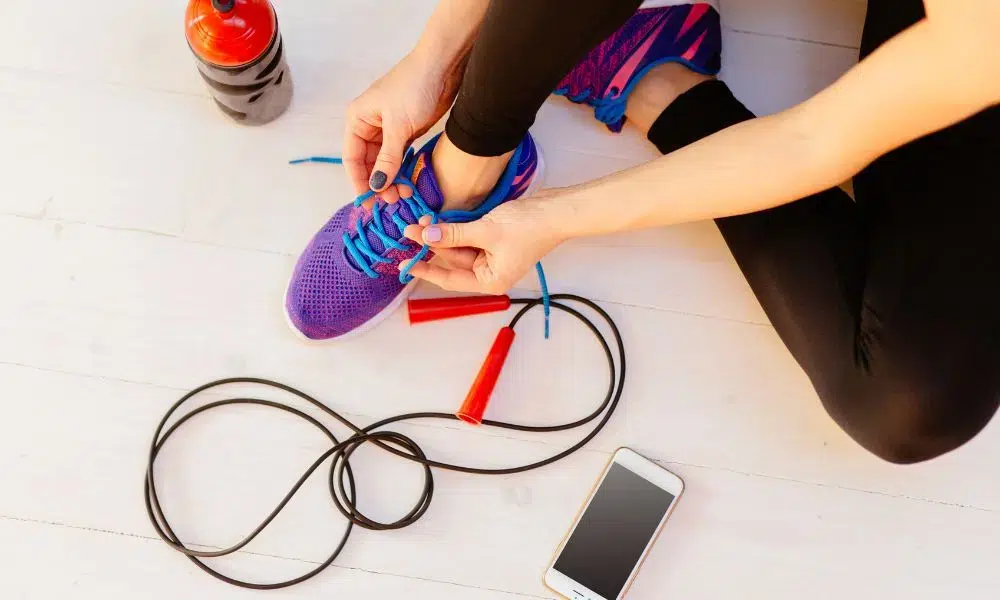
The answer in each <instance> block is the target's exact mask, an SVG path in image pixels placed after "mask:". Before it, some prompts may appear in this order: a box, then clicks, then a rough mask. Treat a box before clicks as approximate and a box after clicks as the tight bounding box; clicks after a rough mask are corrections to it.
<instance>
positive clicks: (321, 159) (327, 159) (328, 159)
mask: <svg viewBox="0 0 1000 600" xmlns="http://www.w3.org/2000/svg"><path fill="white" fill-rule="evenodd" d="M310 162H318V163H327V164H330V165H342V164H344V161H343V159H340V158H336V157H333V156H310V157H308V158H296V159H295V160H290V161H288V164H290V165H301V164H302V163H310Z"/></svg>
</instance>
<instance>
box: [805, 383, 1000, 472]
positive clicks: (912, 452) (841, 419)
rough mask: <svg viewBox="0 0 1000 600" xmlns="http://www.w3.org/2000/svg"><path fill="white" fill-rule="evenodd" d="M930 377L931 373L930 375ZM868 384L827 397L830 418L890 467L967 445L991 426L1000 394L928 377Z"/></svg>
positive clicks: (910, 462)
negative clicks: (944, 383)
mask: <svg viewBox="0 0 1000 600" xmlns="http://www.w3.org/2000/svg"><path fill="white" fill-rule="evenodd" d="M924 375H927V374H924ZM870 377H871V376H870V375H869V379H866V381H865V382H864V384H862V385H860V386H857V387H856V388H855V389H853V390H850V391H849V392H841V393H838V394H833V395H829V396H827V397H824V398H823V400H824V404H825V405H826V407H827V409H828V411H829V412H830V414H831V415H832V416H833V417H834V419H835V420H836V421H837V422H838V423H839V424H840V425H841V426H842V427H843V428H844V430H845V431H846V432H847V433H848V435H850V436H851V437H852V438H854V440H855V441H857V442H858V443H859V444H860V445H861V446H863V447H864V448H865V449H867V450H868V451H870V452H871V453H873V454H875V455H876V456H878V457H879V458H882V459H883V460H886V461H888V462H890V463H894V464H900V465H907V464H915V463H919V462H924V461H927V460H931V459H933V458H936V457H938V456H941V455H942V454H945V453H947V452H950V451H952V450H954V449H956V448H958V447H959V446H962V445H963V444H965V443H966V442H968V441H969V440H971V439H972V438H973V437H975V436H976V434H978V433H979V432H980V431H981V430H982V429H983V428H984V427H985V426H986V424H987V423H989V421H990V419H991V418H992V417H993V414H994V413H995V412H996V410H997V404H998V401H1000V394H998V392H997V391H996V390H994V389H993V388H992V387H991V388H979V389H970V386H969V385H967V384H966V383H962V384H961V385H957V386H956V385H952V384H949V385H945V386H942V385H941V384H940V383H937V382H934V381H933V380H931V379H929V378H928V377H926V376H921V377H917V378H913V379H910V380H894V381H891V382H885V381H879V380H878V378H874V379H871V378H870Z"/></svg>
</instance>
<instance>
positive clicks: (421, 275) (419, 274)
mask: <svg viewBox="0 0 1000 600" xmlns="http://www.w3.org/2000/svg"><path fill="white" fill-rule="evenodd" d="M409 262H412V261H405V262H403V263H400V265H399V266H400V268H401V269H402V268H403V267H405V266H406V264H408V263H409ZM410 275H413V276H414V277H416V278H417V279H423V280H424V281H428V282H430V283H433V284H434V285H436V286H438V287H439V288H441V289H445V290H450V291H452V292H484V291H485V288H484V286H483V284H481V283H480V282H479V280H478V279H476V275H475V274H474V273H473V272H472V271H470V270H468V269H449V268H446V267H442V266H439V265H432V264H430V263H427V262H418V263H416V264H414V265H413V268H411V269H410Z"/></svg>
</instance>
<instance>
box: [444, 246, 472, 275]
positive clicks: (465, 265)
mask: <svg viewBox="0 0 1000 600" xmlns="http://www.w3.org/2000/svg"><path fill="white" fill-rule="evenodd" d="M479 254H480V252H479V250H475V249H473V248H438V249H437V250H435V251H434V257H435V258H437V259H440V261H441V263H443V266H445V267H449V268H452V269H467V270H470V271H471V270H472V266H473V265H474V264H476V257H477V256H479Z"/></svg>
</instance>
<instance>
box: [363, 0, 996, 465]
mask: <svg viewBox="0 0 1000 600" xmlns="http://www.w3.org/2000/svg"><path fill="white" fill-rule="evenodd" d="M525 4H527V3H522V2H516V1H514V0H506V1H504V0H494V2H493V4H491V5H490V7H489V13H488V17H487V19H486V21H485V22H484V24H483V27H482V30H481V31H480V32H479V36H480V39H483V38H484V37H485V38H486V39H491V40H492V39H494V38H504V37H505V36H506V37H508V38H509V37H510V36H515V37H516V35H517V32H516V31H515V30H516V28H508V29H506V30H505V31H503V32H500V31H495V30H494V29H500V28H499V27H498V26H497V23H499V22H502V21H504V19H509V20H508V22H513V21H512V20H513V19H514V18H515V17H514V16H512V15H511V14H509V12H508V11H513V9H514V7H516V6H520V7H522V8H524V5H525ZM538 4H544V6H545V7H546V9H551V7H553V6H555V5H559V4H563V8H567V6H566V5H565V4H564V3H558V2H552V3H548V2H547V3H538ZM573 4H574V6H578V5H580V4H583V3H573ZM592 4H600V3H592ZM603 4H604V5H605V6H607V4H608V3H603ZM614 4H615V5H616V6H621V4H622V3H614ZM546 9H543V8H541V7H538V8H537V10H538V11H540V12H545V10H546ZM552 10H554V9H552ZM532 18H533V19H543V18H544V17H543V16H539V15H537V14H536V15H533V16H532ZM619 22H621V21H619ZM606 24H607V20H605V21H603V22H602V23H601V25H600V27H598V26H597V25H591V27H590V28H589V29H588V28H587V26H586V25H584V24H580V23H574V25H573V26H574V27H579V31H578V35H572V34H571V35H569V36H568V37H566V36H565V34H566V32H560V37H559V38H558V39H560V40H562V41H563V42H566V41H567V40H578V39H583V38H586V36H585V35H583V32H584V31H590V30H593V29H600V28H602V27H604V26H605V25H606ZM998 24H1000V3H997V2H990V1H986V0H981V1H980V0H925V1H923V2H921V1H920V0H870V2H869V7H868V16H867V20H866V24H865V31H864V39H863V42H862V48H861V58H862V60H861V62H860V63H859V65H858V66H857V67H855V68H854V69H852V70H851V71H850V72H848V73H847V74H846V75H845V76H844V77H843V78H841V79H840V80H839V81H838V82H836V83H835V84H833V85H832V86H830V87H829V88H828V89H826V90H825V91H823V92H821V93H820V94H818V95H817V96H815V97H814V98H812V99H810V100H808V101H806V102H805V103H803V104H801V105H799V106H796V107H794V108H792V109H789V110H787V111H784V112H782V113H779V114H777V115H774V116H770V117H766V118H760V119H755V118H753V115H752V114H751V113H750V112H749V111H747V110H746V108H744V107H743V106H742V105H741V104H740V103H739V102H738V101H737V100H736V99H735V98H734V97H733V96H732V94H731V93H730V91H729V90H728V89H727V88H726V86H725V85H724V84H722V83H721V82H718V81H715V80H713V79H711V78H710V77H707V76H705V75H700V74H696V73H694V72H693V71H690V70H686V69H684V68H683V67H680V66H678V65H677V64H673V63H671V64H664V65H659V66H658V67H656V68H655V69H653V70H652V71H650V72H649V73H647V74H646V75H645V77H644V78H643V80H642V81H640V82H639V83H638V85H636V86H635V88H634V90H632V94H631V97H630V98H629V100H628V105H627V107H626V111H625V115H626V116H627V117H628V119H629V120H630V121H631V122H632V123H634V124H635V125H636V126H638V127H640V128H641V129H642V130H643V131H645V132H646V134H647V137H648V139H649V140H650V141H651V142H652V143H653V144H655V145H656V146H657V148H658V149H659V150H660V151H661V152H663V153H664V154H665V156H664V157H662V158H660V159H657V160H655V161H652V162H650V163H648V164H645V165H642V166H639V167H637V168H634V169H630V170H628V171H624V172H622V173H619V174H616V175H613V176H610V177H606V178H603V179H601V180H598V181H595V182H591V183H587V184H584V185H580V186H574V187H571V188H565V189H557V190H549V191H546V192H544V193H541V194H538V195H535V196H533V197H530V198H524V199H521V200H518V201H517V202H509V203H504V204H502V205H500V206H498V207H497V208H495V209H494V210H492V212H490V213H489V214H487V215H486V216H485V217H483V218H482V219H480V220H478V221H474V222H470V223H464V224H463V223H458V224H455V223H444V224H436V225H432V226H429V224H428V222H427V220H426V219H424V220H423V221H422V224H421V225H412V226H410V227H408V228H407V229H406V235H407V237H409V238H411V239H413V240H419V241H421V242H423V243H426V244H429V245H430V246H431V247H432V248H433V249H434V251H435V252H436V253H437V254H438V256H440V257H441V258H442V259H444V264H429V263H425V262H419V261H414V264H409V263H407V264H404V265H403V268H408V269H409V272H410V273H412V274H413V275H414V276H416V277H418V278H421V279H425V280H428V281H431V282H433V283H435V284H437V285H439V286H441V287H443V288H446V289H452V290H461V291H482V292H489V293H497V292H503V291H505V290H507V289H508V288H509V287H510V286H511V285H512V284H513V283H514V282H516V281H517V280H518V279H520V278H521V277H522V276H523V275H524V274H525V273H527V272H528V270H529V269H530V268H531V266H532V265H533V264H534V263H535V262H536V261H537V260H539V259H540V258H541V257H542V256H544V255H545V254H546V253H547V252H549V251H550V250H551V249H553V248H554V247H556V246H557V245H558V244H559V243H561V242H562V241H564V240H566V239H569V238H572V237H577V236H584V235H597V234H604V233H609V232H614V231H623V230H629V229H634V228H641V227H656V226H664V225H671V224H676V223H682V222H687V221H693V220H700V219H715V220H716V223H717V224H718V227H719V229H720V231H721V232H722V234H723V236H724V238H725V240H726V242H727V244H728V245H729V247H730V249H731V251H732V252H733V255H734V256H735V258H736V260H737V262H738V264H739V266H740V268H741V269H742V271H743V273H744V274H745V276H746V277H747V279H748V281H749V283H750V285H751V287H752V289H753V291H754V293H755V294H756V296H757V298H758V299H759V301H760V302H761V304H762V306H763V307H764V309H765V311H766V313H767V315H768V317H769V318H770V320H771V322H772V323H773V325H774V327H775V329H776V330H777V332H778V334H779V335H780V336H781V338H782V340H783V341H784V342H785V344H786V345H787V347H788V348H789V350H790V351H791V353H792V354H793V356H794V357H795V358H796V360H797V361H798V362H799V364H800V365H801V366H802V368H803V369H804V370H805V372H806V373H807V374H808V376H809V377H810V379H811V381H812V383H813V384H814V386H815V388H816V390H817V392H818V394H819V396H820V398H821V400H822V402H823V404H824V406H825V407H826V409H827V410H828V412H829V413H830V415H831V416H832V417H833V419H834V420H835V421H836V422H837V423H838V424H840V426H841V427H843V428H844V430H845V431H846V432H847V433H848V434H849V435H851V436H852V437H853V438H854V439H855V440H856V441H857V442H858V443H860V444H861V445H862V446H864V447H865V448H867V449H868V450H870V451H871V452H873V453H874V454H876V455H878V456H880V457H882V458H883V459H885V460H888V461H892V462H895V463H914V462H918V461H923V460H928V459H930V458H933V457H936V456H939V455H941V454H943V453H945V452H948V451H950V450H952V449H954V448H956V447H958V446H960V445H962V444H963V443H965V442H966V441H968V440H969V439H971V438H972V437H973V436H974V435H975V434H977V433H978V432H979V431H980V430H981V429H982V428H983V427H984V426H985V425H986V423H987V422H988V421H989V420H990V418H991V417H992V415H993V414H994V413H995V411H996V409H997V407H998V402H1000V285H998V283H997V280H998V275H1000V250H998V249H997V247H996V237H997V233H998V229H1000V226H998V223H1000V202H998V200H1000V198H998V196H1000V192H998V191H997V190H996V189H995V187H994V185H995V183H996V182H997V175H996V169H997V166H996V163H997V161H998V158H1000V109H998V108H996V107H995V105H996V104H997V103H998V102H1000V43H997V41H996V39H995V37H996V34H995V30H996V27H997V25H998ZM507 41H508V42H509V41H510V40H509V39H508V40H507ZM518 42H519V43H520V44H521V46H519V48H521V49H522V50H523V48H525V47H528V46H531V47H533V48H534V47H542V48H549V47H550V45H551V44H553V43H555V42H553V41H551V40H530V39H521V40H518ZM487 46H488V45H487ZM599 49H600V48H598V50H599ZM479 50H480V47H479V42H476V44H475V45H474V46H473V50H472V55H471V57H470V62H469V68H468V69H466V80H465V81H464V82H463V84H462V85H463V86H465V85H466V84H467V82H468V77H469V76H470V75H474V74H475V73H476V72H477V71H476V69H477V68H478V69H486V68H487V67H483V66H481V65H479V63H478V62H477V61H483V62H492V64H499V63H501V62H503V61H504V60H511V59H512V57H510V56H509V55H505V56H499V55H493V56H489V57H484V56H480V55H479V54H477V53H479ZM484 52H485V51H484ZM554 54H556V53H554ZM567 54H572V52H568V53H567ZM513 59H515V60H516V59H517V56H514V57H513ZM551 66H552V68H553V69H556V68H557V65H551ZM567 66H568V65H567ZM474 67H475V68H474ZM563 72H565V69H564V71H563ZM411 73H412V71H411ZM534 75H535V76H537V77H538V78H539V79H545V83H546V84H547V85H551V82H552V81H553V78H558V77H557V75H556V74H549V75H548V76H547V77H544V76H541V75H538V74H537V73H535V74H534ZM411 77H415V76H413V75H411ZM417 79H419V77H417ZM486 80H487V79H486V78H483V79H477V80H476V84H477V85H478V86H483V85H486V84H484V83H483V82H484V81H486ZM390 87H391V85H390ZM463 89H464V87H463ZM477 89H478V88H477ZM476 91H477V90H476V89H474V90H472V93H475V92H476ZM381 93H388V91H387V90H385V89H383V91H382V92H381ZM446 96H447V94H446V93H445V94H442V95H441V96H439V97H446ZM367 98H368V99H366V96H362V98H361V99H359V104H358V105H356V107H355V112H354V113H352V114H353V118H352V120H351V123H354V124H357V122H358V120H359V118H360V119H361V120H362V121H363V120H364V118H363V117H359V115H363V114H365V109H364V107H365V106H366V102H369V101H370V96H368V97H367ZM460 99H461V96H460ZM394 110H395V109H394ZM390 112H392V111H390ZM383 114H385V112H383ZM531 114H533V113H531ZM424 116H426V117H427V119H426V120H425V119H424V118H423V117H424ZM432 116H433V114H431V113H427V114H426V115H420V116H419V118H418V117H417V116H415V115H411V119H410V121H409V122H408V124H407V125H406V126H404V127H397V126H396V124H395V123H392V122H389V121H383V122H382V126H383V129H382V139H383V140H386V143H385V144H381V149H382V154H381V155H378V156H379V159H378V160H376V161H374V164H373V166H374V167H375V170H376V171H378V170H382V171H385V172H388V171H386V169H390V170H391V168H392V166H391V163H392V159H391V158H387V157H391V156H393V152H394V150H391V149H390V148H389V147H388V140H390V139H393V140H395V139H399V138H404V139H408V136H411V135H413V134H415V133H417V132H418V131H419V130H420V129H421V127H423V124H425V123H429V122H430V121H429V119H430V118H431V117H432ZM390 130H393V133H390ZM354 131H357V129H355V130H354ZM362 133H371V131H370V130H369V131H365V132H362ZM369 137H370V138H372V139H375V138H374V136H369ZM348 141H349V142H351V138H350V135H349V137H348ZM371 144H372V145H371V146H369V152H371V154H372V156H373V157H374V156H375V155H376V154H377V151H376V149H377V148H379V147H380V145H379V142H378V141H377V140H376V141H373V142H371ZM348 147H350V146H348ZM385 165H388V166H385ZM366 166H367V165H362V164H360V163H356V164H355V165H354V166H353V169H354V170H353V173H354V175H355V177H356V178H357V177H359V176H361V175H362V172H363V171H365V169H366ZM383 166H385V167H384V168H383ZM364 175H365V176H366V175H367V174H364ZM852 176H853V177H854V184H855V194H856V198H857V202H854V201H852V200H851V199H850V198H849V197H848V196H847V195H846V194H845V193H844V192H842V191H841V190H839V189H838V188H836V187H835V186H836V185H837V184H839V183H840V182H842V181H844V180H846V179H848V178H849V177H852ZM372 183H373V184H379V183H384V182H381V181H373V182H372ZM373 187H380V186H378V185H373ZM405 193H407V192H405V191H404V194H405Z"/></svg>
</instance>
